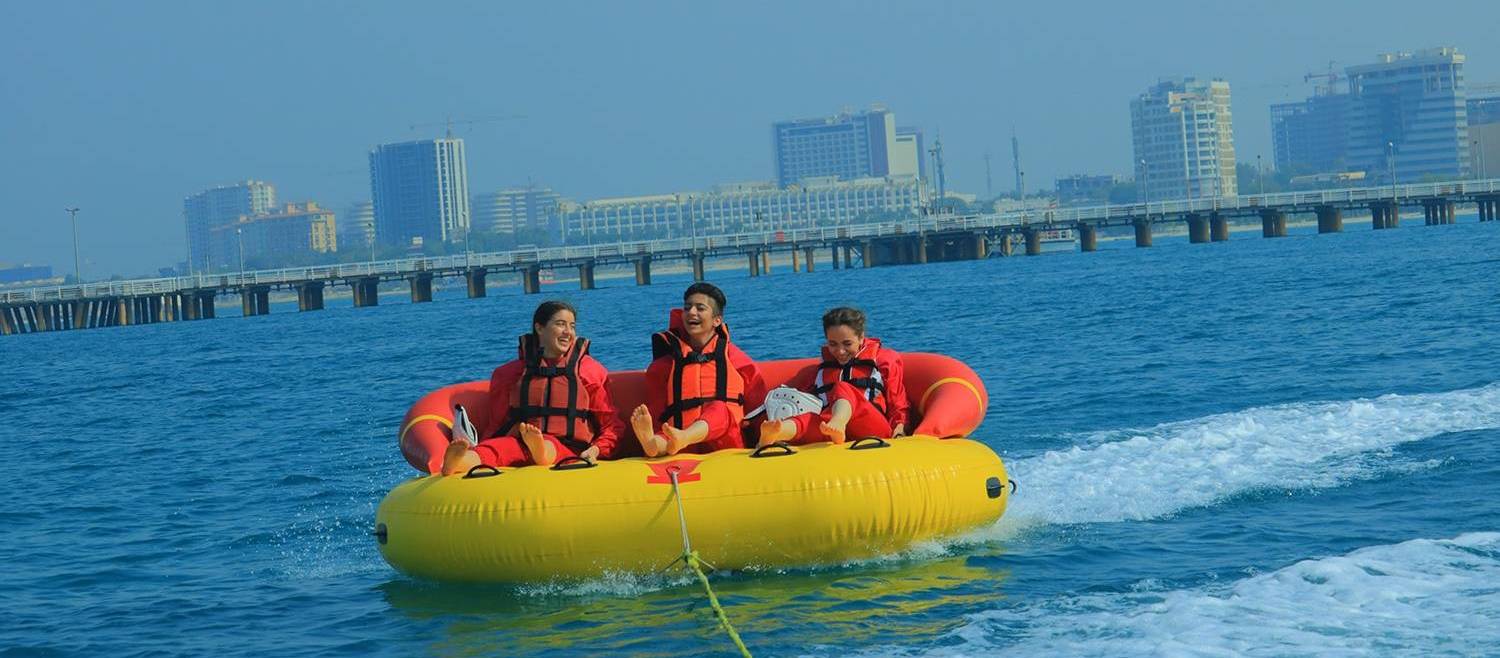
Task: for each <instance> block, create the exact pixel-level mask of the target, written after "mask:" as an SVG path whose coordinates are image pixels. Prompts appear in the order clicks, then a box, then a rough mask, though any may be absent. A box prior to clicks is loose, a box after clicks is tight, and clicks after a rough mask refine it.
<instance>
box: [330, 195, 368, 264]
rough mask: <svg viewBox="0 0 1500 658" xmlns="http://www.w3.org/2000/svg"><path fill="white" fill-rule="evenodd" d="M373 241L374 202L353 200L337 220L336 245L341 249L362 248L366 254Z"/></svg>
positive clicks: (352, 249)
mask: <svg viewBox="0 0 1500 658" xmlns="http://www.w3.org/2000/svg"><path fill="white" fill-rule="evenodd" d="M374 241H375V204H374V203H373V202H370V201H355V202H354V203H352V204H350V205H349V208H348V209H347V210H345V211H344V214H343V216H342V217H340V218H339V220H338V246H339V249H340V250H342V251H354V250H359V249H363V250H365V251H364V253H366V254H368V253H369V250H370V246H371V245H372V244H373V243H374Z"/></svg>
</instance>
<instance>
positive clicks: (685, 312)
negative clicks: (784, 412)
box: [630, 283, 766, 457]
mask: <svg viewBox="0 0 1500 658" xmlns="http://www.w3.org/2000/svg"><path fill="white" fill-rule="evenodd" d="M724 304H725V299H724V292H723V291H721V290H719V288H718V286H715V285H713V284H711V283H695V284H693V285H691V286H688V289H687V291H686V292H684V293H683V294H682V308H677V309H672V313H671V315H670V317H669V321H668V323H667V330H666V331H663V332H660V333H657V334H656V335H654V336H652V337H651V354H652V359H653V360H652V361H651V365H650V366H648V367H647V368H646V404H643V405H641V406H639V407H637V408H636V410H635V412H634V413H632V414H631V416H630V425H631V428H632V429H633V430H635V437H636V439H637V440H639V441H640V442H641V449H642V450H643V451H645V453H646V456H647V457H659V456H662V455H675V454H677V453H679V452H684V451H687V452H695V453H706V452H712V451H714V450H722V449H725V448H743V447H745V445H744V444H745V439H744V434H743V433H742V431H741V429H740V424H741V423H742V422H744V420H745V408H746V407H749V408H751V409H753V408H755V407H758V406H760V405H762V404H764V403H765V398H766V383H765V380H764V379H762V378H761V375H760V368H759V367H757V366H756V365H755V362H754V361H751V360H750V357H748V356H746V355H745V353H744V352H742V351H740V348H739V347H736V346H735V345H734V344H733V343H731V342H730V341H729V328H728V327H727V326H726V325H725V324H724ZM658 427H659V428H660V431H657V429H656V428H658Z"/></svg>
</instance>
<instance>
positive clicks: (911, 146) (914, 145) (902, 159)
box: [891, 126, 927, 179]
mask: <svg viewBox="0 0 1500 658" xmlns="http://www.w3.org/2000/svg"><path fill="white" fill-rule="evenodd" d="M926 152H927V143H926V140H925V139H923V137H922V129H921V128H913V127H911V126H904V127H900V128H897V129H896V144H895V146H894V147H892V148H891V175H892V176H916V177H917V178H922V179H925V178H927V153H926Z"/></svg>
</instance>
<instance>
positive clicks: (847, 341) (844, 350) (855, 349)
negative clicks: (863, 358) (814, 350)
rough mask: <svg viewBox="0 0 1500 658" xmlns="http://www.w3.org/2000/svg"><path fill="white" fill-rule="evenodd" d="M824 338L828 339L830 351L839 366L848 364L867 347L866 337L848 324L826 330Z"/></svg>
mask: <svg viewBox="0 0 1500 658" xmlns="http://www.w3.org/2000/svg"><path fill="white" fill-rule="evenodd" d="M823 336H824V337H825V338H827V339H828V343H827V345H828V351H829V352H830V353H831V354H833V359H834V360H835V361H838V362H839V365H844V364H846V363H848V362H849V360H850V359H852V358H854V357H855V356H858V355H859V351H860V350H862V349H864V347H865V337H864V336H863V335H861V334H860V333H858V332H856V331H854V327H851V326H849V325H847V324H836V325H833V326H832V327H829V328H827V329H824V330H823Z"/></svg>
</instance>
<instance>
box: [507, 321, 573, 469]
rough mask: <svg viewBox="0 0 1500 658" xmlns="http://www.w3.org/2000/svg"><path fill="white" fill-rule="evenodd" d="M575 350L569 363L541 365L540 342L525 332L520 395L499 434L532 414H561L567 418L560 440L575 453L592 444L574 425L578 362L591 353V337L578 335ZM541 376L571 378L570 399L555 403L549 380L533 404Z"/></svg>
mask: <svg viewBox="0 0 1500 658" xmlns="http://www.w3.org/2000/svg"><path fill="white" fill-rule="evenodd" d="M574 343H575V344H574V345H573V351H572V353H571V355H570V356H569V357H568V361H567V363H565V364H563V365H561V366H547V365H542V346H541V345H540V344H538V343H537V339H536V335H535V334H523V335H522V336H521V355H522V359H523V360H524V361H525V363H526V369H525V370H523V371H522V372H521V381H520V383H519V384H518V386H519V387H520V388H519V389H518V395H517V396H516V399H517V402H516V406H515V407H514V408H512V409H511V410H510V414H509V415H508V417H507V419H506V421H507V422H506V424H505V427H504V428H503V429H501V430H500V436H506V435H509V434H510V433H511V430H514V429H515V428H516V425H519V424H521V423H523V422H526V421H528V420H531V419H533V418H548V417H552V416H562V417H564V418H566V419H567V425H565V426H564V428H563V433H562V435H561V436H558V437H556V438H557V440H558V441H559V442H561V443H562V444H563V445H565V446H567V447H568V449H569V450H572V451H573V452H575V453H578V452H583V451H584V450H587V449H588V447H589V443H588V442H587V441H583V440H581V439H578V438H576V437H575V436H574V435H573V426H574V424H575V421H577V420H578V416H579V413H580V411H579V409H578V387H579V385H580V384H579V382H578V363H579V362H581V361H582V360H583V356H584V355H585V354H588V353H589V339H587V338H578V339H576V340H575V341H574ZM538 377H540V378H544V379H552V378H553V377H565V378H566V381H567V382H568V399H567V401H566V403H565V404H564V405H563V406H561V407H558V406H553V403H552V384H551V382H548V383H547V386H546V387H545V389H544V390H545V391H546V392H547V393H546V397H545V399H543V400H542V403H541V404H533V403H532V401H531V383H532V382H533V381H535V380H536V379H537V378H538Z"/></svg>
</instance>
